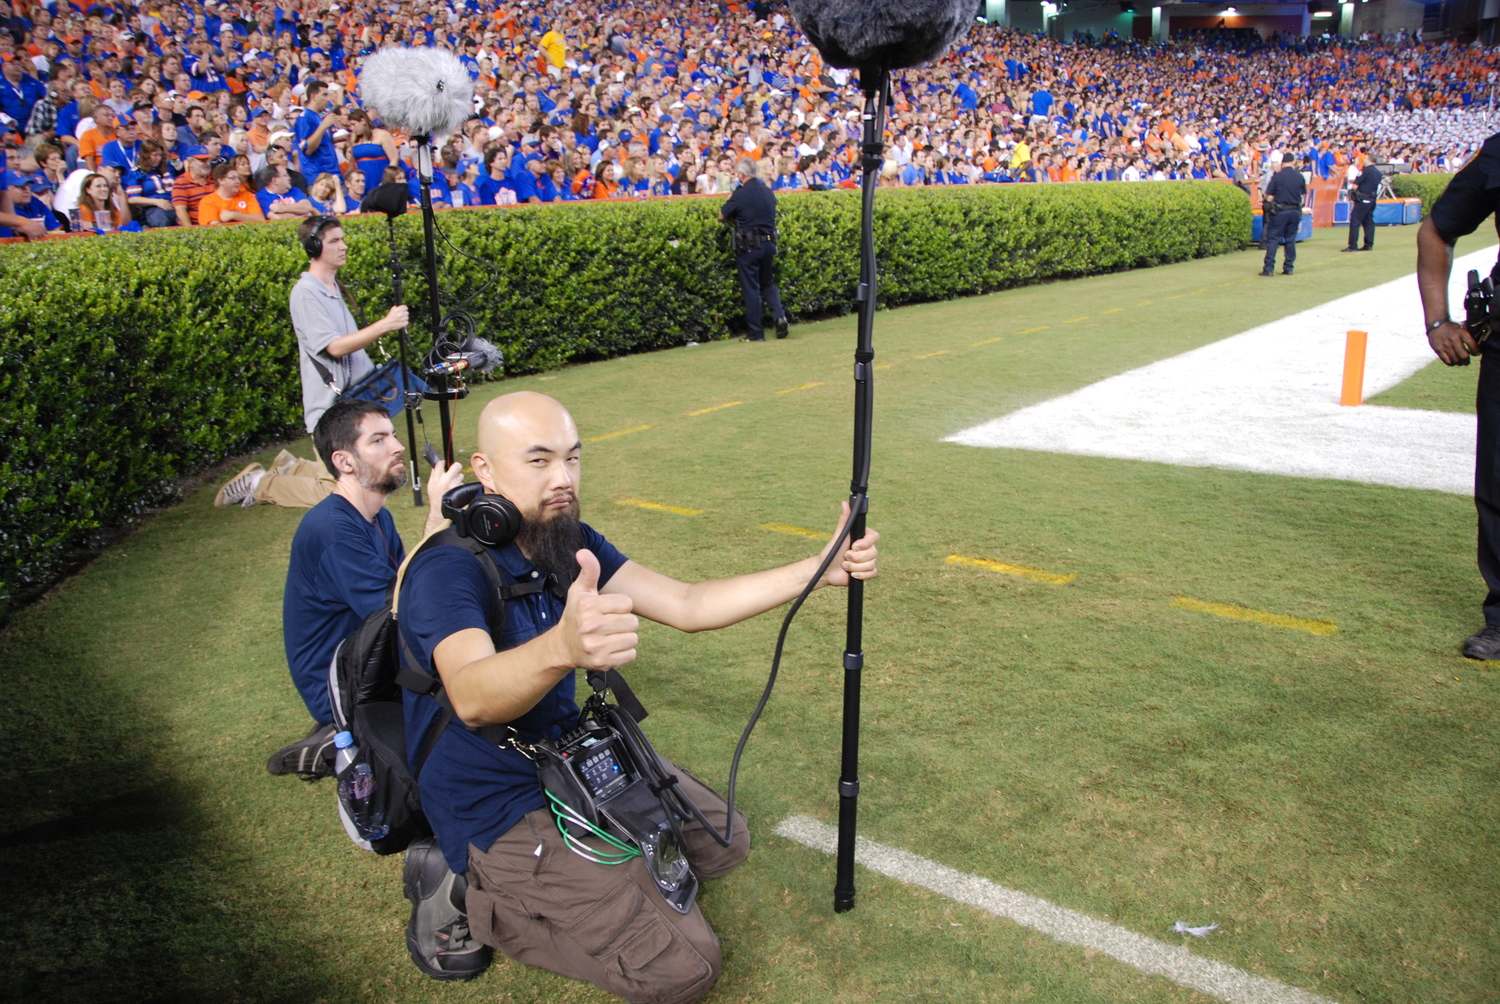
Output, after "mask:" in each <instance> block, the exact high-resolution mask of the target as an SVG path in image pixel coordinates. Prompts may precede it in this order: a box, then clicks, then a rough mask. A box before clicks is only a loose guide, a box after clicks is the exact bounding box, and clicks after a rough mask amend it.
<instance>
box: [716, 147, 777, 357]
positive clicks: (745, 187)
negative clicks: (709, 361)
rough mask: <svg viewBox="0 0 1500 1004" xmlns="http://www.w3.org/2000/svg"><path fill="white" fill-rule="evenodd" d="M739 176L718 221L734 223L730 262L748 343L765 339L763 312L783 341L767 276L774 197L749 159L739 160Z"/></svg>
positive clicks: (770, 278)
mask: <svg viewBox="0 0 1500 1004" xmlns="http://www.w3.org/2000/svg"><path fill="white" fill-rule="evenodd" d="M739 175H740V187H739V188H736V189H735V190H734V194H733V195H731V196H730V197H729V201H728V202H726V203H724V208H722V209H720V210H719V219H721V220H724V221H725V222H726V223H733V224H734V263H735V265H736V266H738V268H739V271H740V292H741V293H743V294H744V297H745V320H746V321H748V322H749V323H750V341H752V342H763V341H765V340H766V332H765V327H764V324H765V315H766V314H767V313H769V314H770V315H771V317H773V318H774V319H775V321H776V337H777V338H785V337H786V330H787V329H786V311H785V310H783V309H782V306H781V291H780V290H778V289H777V288H776V277H775V276H774V275H773V274H772V273H771V262H772V260H773V259H774V258H775V257H776V196H775V194H774V193H773V192H772V191H771V190H770V189H769V188H767V187H766V183H765V182H763V181H761V180H760V165H759V164H757V163H756V162H755V161H754V160H751V159H750V158H749V157H746V158H744V159H743V160H741V161H740V163H739Z"/></svg>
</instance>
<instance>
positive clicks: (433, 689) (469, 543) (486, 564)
mask: <svg viewBox="0 0 1500 1004" xmlns="http://www.w3.org/2000/svg"><path fill="white" fill-rule="evenodd" d="M447 545H453V546H457V547H462V548H463V549H464V550H466V551H468V552H469V553H470V554H472V555H474V557H475V558H476V559H477V560H478V561H479V566H480V567H481V568H483V569H484V573H485V578H487V579H488V580H489V583H490V609H489V617H488V618H487V622H488V624H489V628H490V637H491V638H492V639H493V640H494V642H495V647H496V649H497V650H498V649H499V646H500V634H501V632H502V631H503V630H504V629H505V601H506V600H508V599H510V598H512V597H514V596H525V595H528V594H530V593H538V592H541V591H542V589H543V588H544V587H545V583H542V582H535V583H530V582H528V583H524V584H518V585H516V586H506V585H505V577H504V576H503V575H502V574H501V573H500V566H498V565H496V564H495V556H494V555H493V554H491V553H490V549H489V548H487V547H485V546H484V545H483V544H481V543H479V541H477V540H475V539H473V538H472V537H465V536H462V535H460V534H459V532H458V531H457V530H455V529H454V528H453V524H452V523H451V522H450V523H449V524H448V525H447V526H445V527H444V528H443V529H441V530H437V531H434V532H433V533H430V534H428V535H427V536H426V537H424V538H422V541H421V543H419V544H418V545H417V546H416V548H414V549H413V550H412V553H411V554H409V555H407V558H406V560H405V561H403V562H402V563H401V567H400V569H398V570H397V572H396V584H395V595H394V596H393V598H392V601H391V617H392V618H393V619H395V620H396V637H397V638H398V639H399V641H400V644H401V658H400V659H398V660H397V669H396V684H397V685H398V686H400V687H404V688H405V689H407V690H410V691H413V692H415V693H418V694H424V695H426V696H428V697H431V698H432V699H433V700H435V701H437V702H438V704H439V705H440V706H441V708H442V710H441V712H440V713H439V715H438V717H437V718H436V719H435V720H434V721H433V723H432V727H431V728H430V730H429V731H428V733H427V735H426V736H425V737H423V740H422V746H421V748H420V749H419V750H418V751H417V759H416V761H415V762H414V763H413V764H412V776H413V777H416V776H417V775H418V774H420V773H421V770H422V766H423V765H424V764H426V762H427V757H428V755H429V754H431V753H432V750H433V748H434V747H435V746H436V745H437V741H438V737H439V736H441V735H442V733H443V731H444V730H445V729H446V728H447V727H448V725H449V724H450V723H452V722H453V721H454V720H455V719H457V717H458V716H457V714H456V713H455V712H454V710H453V702H452V701H450V700H449V699H448V694H447V692H446V691H445V690H444V689H443V681H442V680H441V679H439V678H438V676H437V674H436V672H433V673H430V674H429V673H424V672H422V671H421V670H420V669H418V668H416V667H417V664H418V659H417V657H416V653H415V652H413V651H412V650H411V646H409V645H408V644H407V643H406V637H405V635H403V634H402V633H401V622H400V619H399V618H398V617H397V604H398V603H399V601H400V598H401V584H402V582H403V581H404V580H405V577H406V569H407V566H408V565H409V564H410V563H411V560H412V558H415V557H416V556H417V555H418V554H419V553H420V552H422V551H424V550H426V549H427V548H428V547H443V546H447ZM473 731H475V732H477V733H479V734H480V735H481V736H484V737H485V738H486V739H488V740H490V741H491V742H494V743H495V744H496V745H499V744H500V743H501V742H503V741H504V740H505V739H507V738H508V737H509V736H510V734H511V732H512V730H511V729H509V728H508V727H506V726H504V725H486V726H482V727H480V728H477V729H474V730H473Z"/></svg>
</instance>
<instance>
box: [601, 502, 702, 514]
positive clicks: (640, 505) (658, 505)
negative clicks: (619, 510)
mask: <svg viewBox="0 0 1500 1004" xmlns="http://www.w3.org/2000/svg"><path fill="white" fill-rule="evenodd" d="M615 505H633V506H635V507H636V508H637V509H655V510H656V511H657V512H671V513H676V514H677V515H679V516H702V515H703V510H702V509H686V508H683V507H682V506H680V505H667V504H666V503H665V502H647V501H646V500H645V499H620V501H618V502H616V503H615Z"/></svg>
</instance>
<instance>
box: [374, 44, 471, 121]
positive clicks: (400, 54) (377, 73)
mask: <svg viewBox="0 0 1500 1004" xmlns="http://www.w3.org/2000/svg"><path fill="white" fill-rule="evenodd" d="M359 95H360V97H361V98H362V99H363V100H364V102H365V104H367V105H370V106H372V107H373V108H374V109H375V111H376V112H377V113H378V114H379V116H380V120H381V121H382V122H383V123H385V124H386V125H387V126H391V127H394V128H396V129H399V130H401V131H402V132H404V133H406V134H408V135H410V136H432V137H437V136H446V135H448V134H449V133H451V132H453V131H454V130H455V129H457V128H458V127H459V126H461V125H463V124H464V123H465V122H467V121H468V120H469V119H470V118H472V117H473V116H474V81H473V80H471V79H470V78H469V71H468V69H466V68H465V67H464V64H463V63H461V62H459V59H458V57H457V56H455V55H454V54H453V53H451V52H449V51H448V50H446V49H428V48H416V49H408V48H404V47H398V46H390V47H388V48H384V49H381V50H380V51H379V52H377V53H375V54H374V55H373V56H371V57H370V58H369V59H366V60H365V62H364V67H363V68H362V69H361V70H360V74H359Z"/></svg>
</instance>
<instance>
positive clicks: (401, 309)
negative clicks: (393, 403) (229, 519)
mask: <svg viewBox="0 0 1500 1004" xmlns="http://www.w3.org/2000/svg"><path fill="white" fill-rule="evenodd" d="M297 236H298V239H299V240H300V241H301V243H302V247H303V249H304V250H305V251H306V252H307V257H308V258H309V259H310V260H309V262H308V265H307V271H306V272H303V273H302V275H301V277H300V278H299V279H298V280H297V284H296V285H295V286H293V287H292V297H291V311H292V327H293V328H294V329H295V330H296V332H297V349H298V352H297V357H298V361H299V363H300V368H301V375H302V420H303V423H304V425H305V427H306V429H307V431H308V432H312V431H313V429H314V428H315V427H316V426H317V424H318V419H319V417H321V416H322V414H323V412H324V411H326V410H327V409H328V407H329V406H330V405H331V404H333V402H334V401H336V400H338V397H339V393H340V392H341V391H342V390H343V389H344V388H346V387H349V386H351V385H353V384H354V383H357V382H358V381H359V380H360V379H361V378H363V377H365V376H367V375H368V374H370V373H371V372H373V371H374V369H375V364H374V363H372V362H371V361H370V357H369V355H367V354H366V353H365V347H366V346H368V345H370V344H371V343H373V342H374V341H375V340H376V339H377V338H379V337H380V336H381V335H385V334H389V333H390V332H392V331H399V330H400V329H402V328H404V327H406V322H407V309H406V305H405V304H397V305H396V306H394V307H392V308H391V310H390V313H388V314H386V315H385V316H384V317H382V318H381V319H380V320H378V321H376V322H375V323H374V324H371V325H370V326H369V327H366V328H361V327H359V326H358V325H357V324H355V323H354V315H353V314H351V313H350V312H349V307H348V305H347V304H346V303H345V302H344V295H343V286H342V285H341V284H340V283H339V280H338V271H339V269H341V268H343V267H344V260H345V258H346V257H347V255H348V251H349V249H348V245H346V244H345V243H344V230H343V227H341V226H340V225H339V221H338V218H337V217H334V216H314V217H312V218H311V219H307V220H303V221H302V226H301V227H299V228H298V230H297ZM320 367H321V372H320ZM330 381H331V382H332V383H333V386H329V383H330ZM314 447H315V448H316V443H314ZM333 484H334V481H333V479H332V478H330V477H328V475H327V473H326V472H325V471H324V469H323V464H321V463H317V462H315V461H311V460H302V459H300V458H298V457H294V456H292V455H291V454H290V453H288V452H286V451H285V450H283V451H281V453H280V454H279V455H278V456H277V458H276V461H275V463H274V464H273V465H272V468H271V470H269V471H267V470H265V469H264V468H263V467H261V465H260V464H251V465H250V466H248V467H246V468H245V469H244V470H242V471H240V473H239V474H237V475H235V476H234V478H232V479H231V480H230V481H229V482H228V483H227V484H225V485H224V487H223V488H221V489H219V494H218V495H217V496H216V497H215V498H214V505H218V506H225V505H235V504H236V503H238V504H239V505H242V506H245V507H247V508H248V507H249V506H252V505H255V504H256V503H257V502H270V503H273V504H275V505H279V506H287V507H289V508H296V509H307V508H311V507H312V506H315V505H317V504H318V503H319V502H321V501H322V500H323V499H325V498H327V497H328V493H329V492H331V491H332V490H333Z"/></svg>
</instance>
